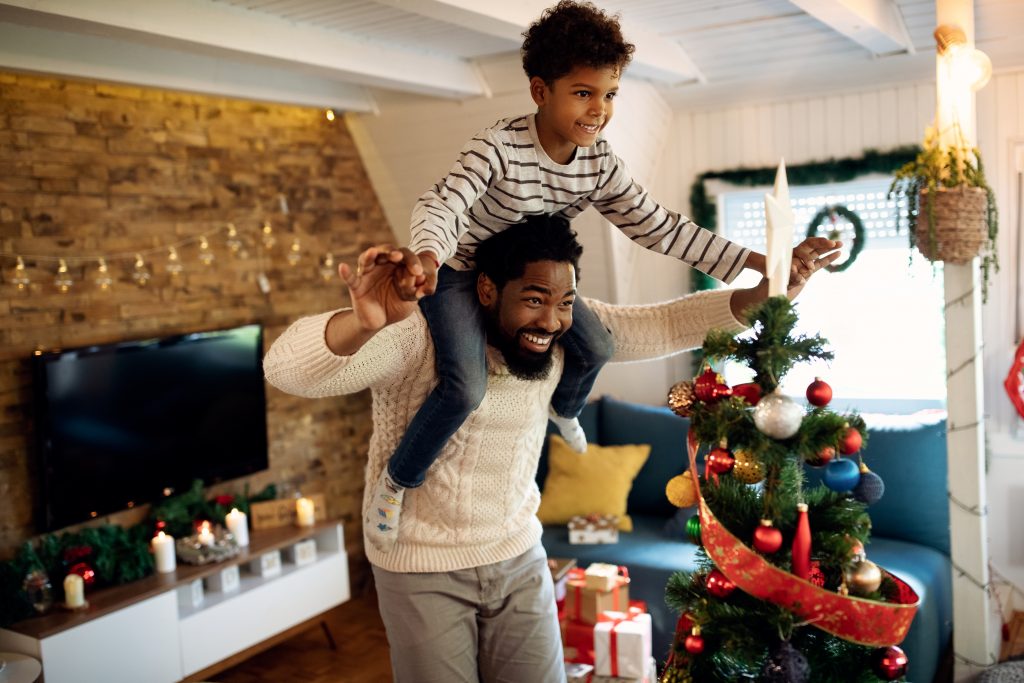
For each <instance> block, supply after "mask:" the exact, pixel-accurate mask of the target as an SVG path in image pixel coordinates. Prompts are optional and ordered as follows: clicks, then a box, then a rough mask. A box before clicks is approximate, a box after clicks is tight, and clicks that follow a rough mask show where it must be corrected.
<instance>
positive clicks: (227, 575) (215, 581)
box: [206, 564, 241, 593]
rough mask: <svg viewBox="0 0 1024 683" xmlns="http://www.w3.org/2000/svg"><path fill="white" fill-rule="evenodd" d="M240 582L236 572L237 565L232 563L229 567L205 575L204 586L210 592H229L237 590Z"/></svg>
mask: <svg viewBox="0 0 1024 683" xmlns="http://www.w3.org/2000/svg"><path fill="white" fill-rule="evenodd" d="M240 583H241V577H240V576H239V572H238V565H237V564H233V565H231V566H230V567H224V568H223V569H221V570H220V571H217V572H214V573H213V574H210V575H209V576H207V577H206V586H207V588H208V589H209V590H210V591H211V592H215V593H230V592H231V591H236V590H238V587H239V585H240Z"/></svg>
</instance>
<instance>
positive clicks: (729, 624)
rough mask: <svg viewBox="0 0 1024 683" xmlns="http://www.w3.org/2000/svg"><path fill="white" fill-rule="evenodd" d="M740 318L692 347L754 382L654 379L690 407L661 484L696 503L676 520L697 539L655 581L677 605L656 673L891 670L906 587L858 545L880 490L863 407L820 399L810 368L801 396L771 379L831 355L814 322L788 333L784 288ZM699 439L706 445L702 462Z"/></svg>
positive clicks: (730, 677)
mask: <svg viewBox="0 0 1024 683" xmlns="http://www.w3.org/2000/svg"><path fill="white" fill-rule="evenodd" d="M748 319H749V320H751V321H752V323H753V332H752V334H751V335H750V336H748V337H740V338H736V337H733V336H732V335H730V334H728V333H725V332H712V333H711V334H710V335H708V337H707V339H706V340H705V342H704V347H703V352H704V356H705V358H708V359H712V360H722V361H724V360H733V361H738V362H740V363H743V364H745V365H747V366H748V367H749V368H750V369H751V370H753V371H754V381H753V382H750V383H748V384H739V385H737V386H735V387H729V386H728V385H727V384H726V383H725V382H724V381H723V380H722V377H721V376H720V375H718V374H717V373H716V372H714V371H713V370H711V369H710V368H708V369H706V370H705V371H704V372H703V373H701V374H700V375H699V376H698V377H697V378H696V379H695V380H694V381H685V382H680V383H678V384H676V385H675V386H674V387H673V388H672V391H671V393H670V394H669V405H670V406H671V407H672V409H673V410H674V411H675V412H676V413H677V414H679V415H682V416H688V417H690V420H691V422H690V431H689V443H688V451H689V462H690V468H689V470H688V471H686V472H684V473H683V474H682V475H680V476H678V477H675V478H674V479H672V480H671V481H670V482H668V485H667V487H666V493H667V494H668V497H669V499H670V500H671V501H672V502H673V503H674V504H675V505H677V506H678V507H681V508H683V507H690V506H692V505H698V506H699V507H698V510H699V514H698V515H694V516H693V517H692V518H690V520H689V522H688V523H687V527H686V528H687V534H688V535H689V537H690V539H691V540H692V541H693V542H694V543H697V544H698V545H700V546H701V547H700V548H699V550H698V555H697V561H698V567H697V569H696V571H693V572H678V573H676V574H675V575H673V576H672V578H671V579H670V581H669V584H668V586H667V591H666V592H667V600H668V602H669V603H670V604H671V605H672V606H673V607H675V608H676V609H677V610H678V611H679V612H680V615H681V616H680V618H679V623H678V625H677V629H676V637H675V639H674V643H673V646H672V651H671V652H670V654H669V659H668V661H667V662H666V667H665V673H664V675H663V677H662V683H682V682H689V681H699V682H700V683H710V682H712V681H723V682H725V681H739V680H759V681H787V682H806V681H851V682H853V681H857V682H865V683H866V682H869V681H879V680H882V681H893V680H902V679H903V676H904V674H905V673H906V669H907V658H906V656H905V655H904V654H903V652H902V651H901V650H900V649H899V648H898V647H897V646H896V645H897V644H898V643H899V642H900V641H902V639H903V637H904V636H905V635H906V632H907V630H908V629H909V627H910V622H911V620H912V619H913V615H914V612H915V610H916V607H917V596H916V595H914V593H913V591H912V590H911V589H910V588H909V586H907V585H906V584H905V583H903V582H902V581H901V580H900V579H898V578H897V577H895V576H893V575H891V574H888V573H886V572H885V571H884V570H882V569H881V568H879V567H878V566H877V565H875V564H874V563H872V562H871V561H870V560H869V559H868V558H867V557H866V555H865V552H864V548H865V544H866V543H867V540H868V534H869V531H870V528H871V522H870V518H869V516H868V514H867V511H866V509H867V506H868V505H870V504H871V503H873V502H875V501H877V500H878V499H879V498H880V497H881V495H882V493H883V492H884V485H883V483H882V481H881V479H880V478H879V477H878V476H877V475H875V474H874V473H872V472H870V471H868V470H867V468H866V467H865V466H864V464H863V461H862V460H861V458H860V450H861V449H862V447H864V446H865V445H866V436H867V432H866V428H865V424H864V421H863V419H862V418H861V417H860V416H859V415H857V414H846V415H843V414H838V413H835V412H833V411H831V410H829V409H828V408H826V406H827V405H828V403H829V401H830V400H831V398H832V389H831V388H830V387H829V385H828V384H827V383H825V382H824V381H822V380H820V379H816V380H815V381H814V382H813V383H811V385H810V386H808V387H807V392H806V395H807V401H808V404H809V405H808V406H807V407H804V406H802V405H801V404H799V403H797V402H795V401H793V400H792V399H791V398H789V397H787V396H785V395H783V394H782V393H781V392H779V391H778V388H779V384H780V383H781V381H782V379H783V377H784V376H785V374H786V373H787V372H788V371H789V370H790V369H791V368H792V367H793V366H794V365H796V364H797V363H801V362H807V361H811V360H815V359H822V360H831V359H832V353H831V352H829V351H828V350H827V349H826V343H827V342H826V341H825V340H824V339H822V338H821V337H819V336H812V337H807V336H798V335H794V332H793V330H794V327H795V325H796V322H797V316H796V313H795V311H794V309H793V306H792V304H790V302H789V301H788V300H787V299H786V298H785V297H783V296H777V297H771V298H769V299H767V300H766V301H765V302H764V303H762V304H761V305H760V306H758V307H757V308H755V309H754V310H753V311H751V312H750V313H749V316H748ZM698 449H701V450H703V449H709V450H708V452H707V453H706V455H705V457H704V471H703V476H699V475H698V465H697V457H696V456H697V453H698ZM805 464H806V465H809V466H811V467H821V468H824V472H823V477H822V479H823V481H824V483H823V484H821V485H818V486H815V487H813V488H812V487H809V486H808V485H807V480H806V477H805V470H804V467H805Z"/></svg>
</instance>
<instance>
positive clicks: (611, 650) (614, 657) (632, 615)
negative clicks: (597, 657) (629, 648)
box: [597, 567, 643, 678]
mask: <svg viewBox="0 0 1024 683" xmlns="http://www.w3.org/2000/svg"><path fill="white" fill-rule="evenodd" d="M619 568H620V569H622V567H619ZM607 614H608V613H607V612H601V613H600V614H599V615H597V622H598V623H601V622H602V621H610V622H612V628H611V630H610V631H608V657H609V658H610V659H611V666H612V678H614V677H616V676H618V675H619V638H618V634H617V633H616V632H615V629H617V628H618V627H619V624H621V623H622V622H624V621H633V620H634V619H636V618H637V616H638V615H640V614H643V611H642V610H641V609H640V608H639V607H630V608H629V611H628V612H625V615H626V616H624V617H609V616H605V615H607Z"/></svg>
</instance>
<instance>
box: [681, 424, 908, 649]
mask: <svg viewBox="0 0 1024 683" xmlns="http://www.w3.org/2000/svg"><path fill="white" fill-rule="evenodd" d="M697 446H698V443H697V439H696V436H695V435H694V433H693V430H690V433H689V435H688V436H687V450H688V451H689V456H690V475H691V476H692V477H693V480H694V484H695V486H696V487H697V499H698V505H699V507H700V527H701V541H702V543H703V544H704V549H705V551H706V552H707V554H708V557H710V558H711V560H712V561H713V562H714V563H715V565H716V566H717V567H718V569H719V571H721V572H722V573H723V574H725V576H726V577H727V578H728V579H729V580H730V581H732V582H733V583H734V584H736V586H737V587H738V588H740V589H741V590H743V591H744V592H746V593H748V594H749V595H751V596H753V597H755V598H757V599H759V600H766V601H768V602H771V603H773V604H776V605H779V606H780V607H783V608H785V609H787V610H789V611H790V612H792V613H793V614H796V615H797V616H799V617H801V618H802V619H804V620H806V621H808V622H809V623H811V624H813V625H814V626H816V627H817V628H820V629H821V630H823V631H827V632H828V633H831V634H832V635H835V636H838V637H840V638H842V639H844V640H848V641H850V642H853V643H857V644H860V645H866V646H869V647H887V646H889V645H896V644H898V643H901V642H903V639H904V638H906V636H907V632H908V631H909V630H910V624H911V622H912V621H913V620H914V615H915V614H916V613H917V606H918V604H919V602H920V600H919V598H918V597H917V594H916V593H915V592H914V590H913V589H912V588H911V587H910V586H909V585H907V583H906V582H905V581H903V580H902V579H900V578H898V577H897V576H895V575H894V574H890V573H889V572H886V571H885V570H882V571H883V572H884V573H885V574H886V575H887V576H888V577H889V578H890V579H892V580H893V581H894V582H895V583H896V587H897V593H898V599H899V600H900V602H899V603H893V602H878V601H876V600H867V599H864V598H858V597H854V596H844V595H839V594H837V593H833V592H832V591H829V590H825V589H823V588H819V587H818V586H816V585H814V584H813V583H810V582H808V581H805V580H804V579H801V578H799V577H797V576H794V575H793V574H790V573H789V572H785V571H783V570H782V569H779V568H778V567H776V566H775V565H773V564H772V563H770V562H768V561H767V560H766V559H764V557H762V556H761V555H760V554H758V553H757V552H756V551H754V550H752V549H751V548H748V547H747V546H746V544H744V543H743V541H741V540H740V539H738V538H736V537H735V536H733V535H732V533H730V532H729V530H728V529H726V528H725V526H724V525H723V524H722V523H721V522H719V521H718V518H717V517H715V515H714V513H713V512H712V511H711V508H710V507H708V505H707V503H706V502H705V500H704V496H703V495H702V494H701V493H700V477H699V476H698V475H697Z"/></svg>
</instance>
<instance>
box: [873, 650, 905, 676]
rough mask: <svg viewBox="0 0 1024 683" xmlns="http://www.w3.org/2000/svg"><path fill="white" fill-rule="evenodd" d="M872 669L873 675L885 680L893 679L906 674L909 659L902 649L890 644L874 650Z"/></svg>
mask: <svg viewBox="0 0 1024 683" xmlns="http://www.w3.org/2000/svg"><path fill="white" fill-rule="evenodd" d="M872 664H873V666H872V669H873V670H874V672H875V675H876V676H878V677H879V678H881V679H883V680H886V681H895V680H896V679H897V678H903V677H904V676H905V675H906V674H907V665H908V664H909V660H908V659H907V655H906V654H904V652H903V650H901V649H900V648H898V647H896V646H895V645H890V646H889V647H880V648H878V649H877V650H875V654H874V661H873V662H872Z"/></svg>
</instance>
